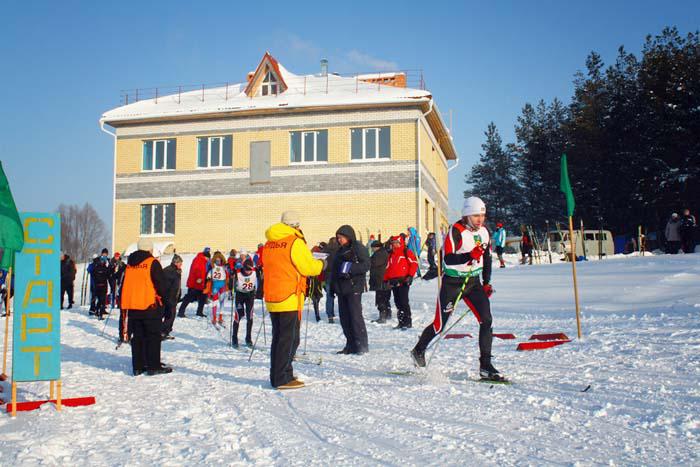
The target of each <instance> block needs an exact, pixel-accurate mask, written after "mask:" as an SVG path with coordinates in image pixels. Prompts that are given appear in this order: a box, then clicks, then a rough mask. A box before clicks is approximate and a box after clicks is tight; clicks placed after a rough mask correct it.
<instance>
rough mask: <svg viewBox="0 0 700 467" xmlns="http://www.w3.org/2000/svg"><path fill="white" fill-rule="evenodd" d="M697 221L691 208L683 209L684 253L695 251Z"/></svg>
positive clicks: (681, 229)
mask: <svg viewBox="0 0 700 467" xmlns="http://www.w3.org/2000/svg"><path fill="white" fill-rule="evenodd" d="M696 226H697V222H696V221H695V216H693V215H692V214H691V213H690V209H684V210H683V216H682V217H681V226H680V229H679V230H680V234H681V248H682V249H683V253H693V252H694V251H695V227H696Z"/></svg>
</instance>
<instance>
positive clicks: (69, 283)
mask: <svg viewBox="0 0 700 467" xmlns="http://www.w3.org/2000/svg"><path fill="white" fill-rule="evenodd" d="M74 283H75V263H74V262H73V260H72V259H70V256H68V255H67V254H65V253H64V254H62V255H61V309H63V295H64V294H65V295H68V306H67V307H66V309H67V310H68V309H70V308H71V307H72V306H73V284H74Z"/></svg>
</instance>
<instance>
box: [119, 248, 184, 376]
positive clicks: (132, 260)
mask: <svg viewBox="0 0 700 467" xmlns="http://www.w3.org/2000/svg"><path fill="white" fill-rule="evenodd" d="M152 248H153V246H152V244H150V242H148V241H147V240H145V239H139V241H138V250H137V251H135V252H133V253H131V254H130V255H129V259H128V260H127V268H126V271H125V272H124V284H123V287H122V289H123V290H122V302H121V303H122V307H123V308H124V311H125V312H126V313H127V316H128V321H127V328H128V331H127V332H128V334H129V336H130V341H131V363H132V366H133V371H134V376H138V375H140V374H142V373H144V372H147V373H148V375H159V374H164V373H170V372H172V371H173V370H172V368H170V367H166V366H164V365H163V364H162V363H161V361H160V344H161V339H160V329H161V323H162V319H163V304H162V299H161V297H165V296H167V295H168V289H167V285H166V281H165V277H164V276H163V268H162V266H161V265H160V263H159V262H158V260H157V259H155V258H153V255H152V254H151V250H152Z"/></svg>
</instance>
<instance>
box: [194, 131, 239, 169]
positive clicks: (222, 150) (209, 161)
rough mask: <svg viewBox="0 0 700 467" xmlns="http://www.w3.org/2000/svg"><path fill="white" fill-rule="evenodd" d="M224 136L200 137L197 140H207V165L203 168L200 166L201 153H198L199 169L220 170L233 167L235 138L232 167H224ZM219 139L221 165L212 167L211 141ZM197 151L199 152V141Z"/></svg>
mask: <svg viewBox="0 0 700 467" xmlns="http://www.w3.org/2000/svg"><path fill="white" fill-rule="evenodd" d="M225 137H226V135H224V136H200V137H198V138H197V139H203V138H206V139H207V165H205V166H204V167H201V166H200V165H199V152H198V153H197V169H199V170H206V169H220V168H226V167H233V137H232V138H231V165H224V138H225ZM214 138H217V139H218V140H219V165H212V163H211V140H212V139H214ZM197 151H199V141H197Z"/></svg>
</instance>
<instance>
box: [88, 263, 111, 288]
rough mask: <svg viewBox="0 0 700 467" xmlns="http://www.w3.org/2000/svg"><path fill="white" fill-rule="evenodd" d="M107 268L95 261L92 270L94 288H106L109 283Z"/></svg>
mask: <svg viewBox="0 0 700 467" xmlns="http://www.w3.org/2000/svg"><path fill="white" fill-rule="evenodd" d="M109 276H110V273H109V267H108V266H107V265H106V264H105V263H103V262H102V261H97V262H95V263H94V267H93V268H92V280H93V283H94V284H95V287H100V288H101V287H107V283H108V282H109Z"/></svg>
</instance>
